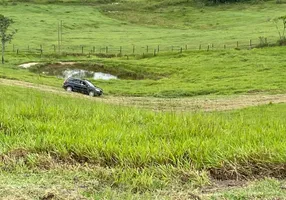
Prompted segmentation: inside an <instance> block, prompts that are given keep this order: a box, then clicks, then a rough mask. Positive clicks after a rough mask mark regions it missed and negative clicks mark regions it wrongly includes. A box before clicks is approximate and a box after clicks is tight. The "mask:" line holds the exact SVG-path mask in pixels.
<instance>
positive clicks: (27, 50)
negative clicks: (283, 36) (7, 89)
mask: <svg viewBox="0 0 286 200" xmlns="http://www.w3.org/2000/svg"><path fill="white" fill-rule="evenodd" d="M274 43H275V42H274V40H273V41H269V40H268V39H267V38H264V37H263V38H262V37H261V38H259V40H249V41H235V42H227V43H200V44H184V45H145V46H142V45H141V46H140V45H138V46H136V45H125V46H114V45H106V46H96V45H55V44H52V45H41V44H40V45H29V44H28V45H17V44H8V45H7V46H6V52H9V53H12V54H13V53H14V54H16V55H21V54H34V55H35V54H36V55H39V56H43V55H51V54H66V55H90V56H91V55H97V56H100V57H115V56H118V57H120V56H127V57H128V56H132V55H133V56H135V55H141V56H150V55H153V56H156V55H158V54H160V53H168V52H170V53H171V52H173V53H183V52H185V51H213V50H230V49H238V50H239V49H253V48H257V47H265V46H269V45H271V44H274Z"/></svg>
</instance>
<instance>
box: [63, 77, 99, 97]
mask: <svg viewBox="0 0 286 200" xmlns="http://www.w3.org/2000/svg"><path fill="white" fill-rule="evenodd" d="M63 88H64V89H65V90H66V91H68V92H80V93H83V94H88V95H89V96H100V95H102V94H103V91H102V89H101V88H99V87H96V86H95V85H93V84H92V83H91V82H89V81H88V80H82V79H78V78H68V79H66V80H65V82H64V84H63Z"/></svg>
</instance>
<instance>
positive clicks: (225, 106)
mask: <svg viewBox="0 0 286 200" xmlns="http://www.w3.org/2000/svg"><path fill="white" fill-rule="evenodd" d="M0 84H2V85H13V86H19V87H24V88H33V89H37V90H40V91H44V92H52V93H57V94H60V95H69V96H72V97H76V98H86V99H90V100H94V101H98V102H104V103H108V104H115V105H124V106H130V105H133V106H135V107H139V108H145V109H150V110H154V111H176V112H188V111H222V110H233V109H240V108H245V107H249V106H258V105H263V104H270V103H271V104H272V103H285V102H286V94H275V95H267V94H247V95H240V96H232V97H223V98H222V97H218V98H208V97H203V98H202V97H200V98H175V99H174V98H173V99H166V98H153V97H115V96H104V97H100V98H91V97H89V96H85V95H81V94H77V93H67V92H66V91H64V90H63V89H61V88H57V87H52V86H46V85H41V84H34V83H29V82H24V81H18V80H9V79H0Z"/></svg>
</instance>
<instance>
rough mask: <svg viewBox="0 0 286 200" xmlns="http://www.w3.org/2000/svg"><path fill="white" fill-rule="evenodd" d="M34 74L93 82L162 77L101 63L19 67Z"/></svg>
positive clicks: (28, 64) (136, 69)
mask: <svg viewBox="0 0 286 200" xmlns="http://www.w3.org/2000/svg"><path fill="white" fill-rule="evenodd" d="M19 67H21V68H25V69H28V70H29V71H31V72H33V73H36V74H44V75H48V76H56V77H58V78H69V77H77V78H90V79H94V80H114V79H121V80H123V79H125V80H142V79H153V80H159V79H161V78H162V77H163V76H162V75H161V74H160V75H159V74H156V73H150V72H144V71H142V70H141V69H140V68H133V67H130V66H128V65H122V64H119V65H115V64H111V65H106V64H103V63H81V62H68V61H66V62H57V63H25V64H22V65H19Z"/></svg>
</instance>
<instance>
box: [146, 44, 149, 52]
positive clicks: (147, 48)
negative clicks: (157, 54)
mask: <svg viewBox="0 0 286 200" xmlns="http://www.w3.org/2000/svg"><path fill="white" fill-rule="evenodd" d="M146 50H147V53H149V46H148V45H147V47H146Z"/></svg>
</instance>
